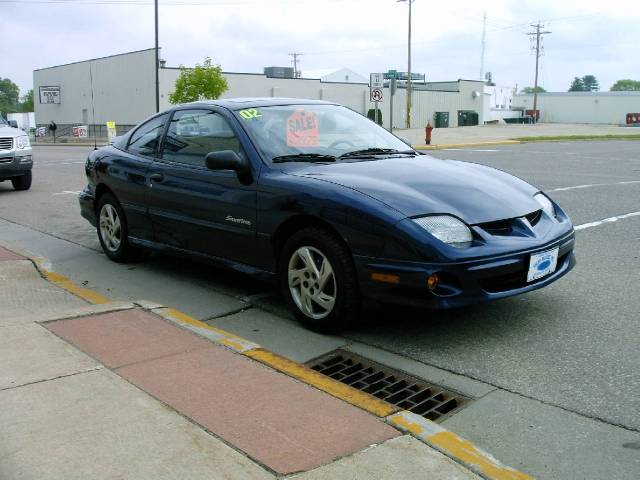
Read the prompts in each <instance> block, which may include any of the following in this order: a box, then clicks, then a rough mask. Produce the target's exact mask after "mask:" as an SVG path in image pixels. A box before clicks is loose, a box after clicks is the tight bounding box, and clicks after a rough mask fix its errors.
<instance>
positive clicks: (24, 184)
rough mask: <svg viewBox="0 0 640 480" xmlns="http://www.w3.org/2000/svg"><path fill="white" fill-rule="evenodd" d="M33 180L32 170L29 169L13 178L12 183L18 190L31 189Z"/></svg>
mask: <svg viewBox="0 0 640 480" xmlns="http://www.w3.org/2000/svg"><path fill="white" fill-rule="evenodd" d="M31 180H32V175H31V170H29V171H28V172H26V173H25V174H24V175H21V176H19V177H14V178H12V179H11V183H12V184H13V188H15V189H16V190H29V189H30V188H31Z"/></svg>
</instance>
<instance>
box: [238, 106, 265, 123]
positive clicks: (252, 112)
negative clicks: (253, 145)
mask: <svg viewBox="0 0 640 480" xmlns="http://www.w3.org/2000/svg"><path fill="white" fill-rule="evenodd" d="M238 115H240V116H241V117H242V118H244V119H245V120H253V119H254V118H258V117H261V116H262V114H261V113H260V110H258V109H257V108H247V109H245V110H240V111H239V112H238Z"/></svg>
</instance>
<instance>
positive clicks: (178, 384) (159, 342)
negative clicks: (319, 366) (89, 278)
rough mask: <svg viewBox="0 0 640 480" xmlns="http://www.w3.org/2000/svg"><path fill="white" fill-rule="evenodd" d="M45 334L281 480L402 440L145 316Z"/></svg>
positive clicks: (71, 324) (100, 319)
mask: <svg viewBox="0 0 640 480" xmlns="http://www.w3.org/2000/svg"><path fill="white" fill-rule="evenodd" d="M46 327H47V328H49V329H50V330H51V331H52V332H54V333H56V334H57V335H59V336H61V337H62V338H65V339H66V340H68V341H69V342H71V343H73V344H75V345H76V346H78V347H79V348H80V349H82V350H84V351H85V352H87V353H88V354H89V355H92V356H93V357H95V358H97V359H98V360H100V361H101V362H103V363H104V364H105V365H107V366H109V367H111V368H114V369H115V371H116V372H117V373H118V374H119V375H121V376H122V377H124V378H126V379H127V380H129V381H130V382H131V383H133V384H135V385H137V386H138V387H140V388H141V389H142V390H145V391H146V392H148V393H150V394H151V395H153V396H155V397H156V398H158V399H159V400H161V401H163V402H164V403H166V404H167V405H169V406H171V407H173V408H174V409H176V410H177V411H179V412H181V413H182V414H184V415H186V416H187V417H190V418H192V419H193V420H194V421H196V422H197V423H199V424H200V425H202V426H203V427H204V428H206V429H207V430H208V431H210V432H213V433H214V434H216V435H218V436H220V437H221V438H223V439H224V440H225V441H227V442H229V443H230V444H232V445H234V446H236V447H237V448H239V449H240V450H242V451H244V452H246V453H247V454H249V455H250V456H251V457H253V458H254V459H256V460H258V461H259V462H262V463H263V464H264V465H266V466H268V467H269V468H271V469H272V470H274V471H276V472H278V473H281V474H287V473H293V472H297V471H303V470H309V469H311V468H314V467H317V466H319V465H323V464H326V463H328V462H330V461H332V460H333V459H335V458H338V457H342V456H345V455H349V454H351V453H354V452H357V451H359V450H362V449H363V448H366V447H367V446H369V445H372V444H377V443H381V442H384V441H385V440H388V439H390V438H393V437H396V436H398V435H400V433H399V432H398V431H397V430H396V429H394V428H392V427H390V426H388V425H387V424H385V423H384V422H382V421H381V420H379V419H377V418H376V417H374V416H372V415H370V414H368V413H366V412H364V411H362V410H360V409H358V408H356V407H354V406H352V405H349V404H347V403H345V402H343V401H341V400H338V399H337V398H335V397H332V396H330V395H328V394H326V393H324V392H321V391H319V390H317V389H315V388H313V387H310V386H309V385H306V384H303V383H301V382H299V381H298V380H295V379H293V378H291V377H288V376H286V375H283V374H281V373H279V372H276V371H275V370H272V369H270V368H268V367H266V366H264V365H262V364H260V363H258V362H256V361H253V360H251V359H249V358H247V357H244V356H242V355H239V354H237V353H234V352H232V351H230V350H228V349H226V348H224V347H222V346H219V345H215V344H212V343H211V342H209V341H206V340H203V339H201V338H200V337H198V336H196V335H195V334H193V333H191V332H187V331H185V330H182V329H180V328H178V327H175V326H173V325H171V324H169V323H168V322H166V321H165V320H164V319H162V318H160V317H158V316H156V315H154V314H151V313H148V312H144V311H141V310H126V311H120V312H112V313H107V314H100V315H94V316H90V317H81V318H75V319H69V320H60V321H57V322H52V323H48V324H46Z"/></svg>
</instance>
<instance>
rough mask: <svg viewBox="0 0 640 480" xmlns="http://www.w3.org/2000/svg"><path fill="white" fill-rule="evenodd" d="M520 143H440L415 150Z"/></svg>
mask: <svg viewBox="0 0 640 480" xmlns="http://www.w3.org/2000/svg"><path fill="white" fill-rule="evenodd" d="M520 143H522V142H521V141H520V140H496V141H487V142H472V143H440V144H435V145H414V146H413V148H414V149H416V150H443V149H445V148H465V147H485V146H487V147H488V146H491V145H518V144H520Z"/></svg>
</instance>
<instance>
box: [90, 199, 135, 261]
mask: <svg viewBox="0 0 640 480" xmlns="http://www.w3.org/2000/svg"><path fill="white" fill-rule="evenodd" d="M96 213H97V217H98V222H97V224H98V226H97V230H98V239H99V240H100V245H101V246H102V250H103V251H104V253H105V254H106V255H107V257H109V258H110V259H111V260H113V261H114V262H119V263H121V262H128V261H131V260H137V259H138V258H139V257H140V250H139V249H137V248H135V247H133V246H132V245H131V244H130V243H129V241H128V239H127V235H128V233H129V232H128V229H127V220H126V218H125V216H124V211H123V210H122V207H121V206H120V202H118V200H117V199H116V197H114V196H113V195H111V194H110V193H105V194H104V195H102V197H100V201H99V202H98V208H97V211H96Z"/></svg>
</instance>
